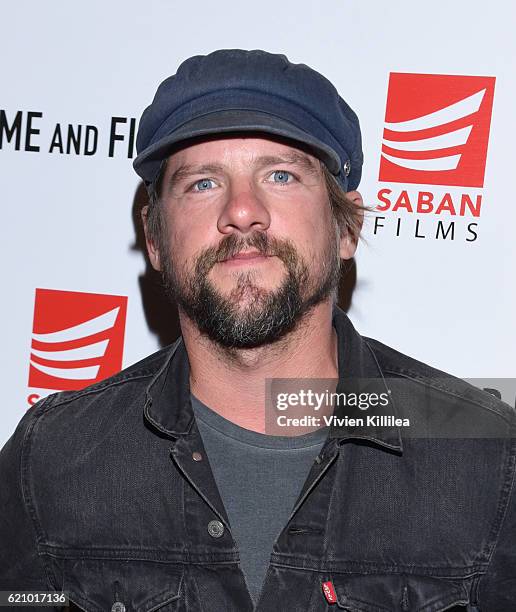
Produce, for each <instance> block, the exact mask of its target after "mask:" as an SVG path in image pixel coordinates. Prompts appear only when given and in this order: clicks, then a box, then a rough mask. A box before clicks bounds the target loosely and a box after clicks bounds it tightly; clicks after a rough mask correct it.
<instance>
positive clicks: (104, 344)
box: [0, 0, 516, 446]
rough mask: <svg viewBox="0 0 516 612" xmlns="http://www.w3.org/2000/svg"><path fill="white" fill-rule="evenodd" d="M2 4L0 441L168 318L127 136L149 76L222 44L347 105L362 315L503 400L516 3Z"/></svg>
mask: <svg viewBox="0 0 516 612" xmlns="http://www.w3.org/2000/svg"><path fill="white" fill-rule="evenodd" d="M486 9H488V10H486ZM2 16H3V20H2V21H3V28H2V38H1V39H0V56H1V57H2V62H1V64H0V66H1V68H0V78H1V86H0V184H1V192H0V193H1V199H2V215H3V220H4V232H3V236H4V238H3V240H2V243H1V248H2V278H1V281H2V296H3V299H2V302H1V307H2V319H1V320H2V338H3V343H2V344H3V355H4V359H3V367H2V372H3V385H2V386H3V395H4V401H3V406H2V412H1V415H0V446H2V445H3V443H4V442H5V441H6V440H7V438H8V437H9V436H10V435H11V433H12V431H13V430H14V428H15V426H16V424H17V423H18V421H19V420H20V418H21V417H22V416H23V413H24V411H25V410H26V409H27V408H28V407H29V406H30V405H31V404H32V403H34V402H35V401H36V400H37V399H38V398H40V397H44V396H45V395H47V394H49V393H51V392H53V391H56V390H57V391H58V390H65V389H79V388H82V387H84V386H86V385H88V384H91V383H92V382H95V381H98V380H101V379H103V378H105V377H107V376H110V375H112V374H114V373H116V372H117V371H119V370H120V369H121V368H123V367H125V366H128V365H130V364H132V363H134V362H136V361H138V360H139V359H141V358H143V357H144V356H146V355H148V354H150V353H152V352H154V351H155V350H157V349H158V348H160V347H161V346H163V345H165V344H167V343H168V342H170V341H172V340H173V339H174V338H175V337H176V336H177V334H178V327H177V316H176V313H175V311H174V308H173V307H172V306H168V305H167V304H166V302H164V300H163V299H162V297H161V294H160V289H159V286H158V284H157V282H156V278H155V276H153V275H152V274H151V273H150V271H149V269H148V266H147V264H146V259H145V256H144V253H143V249H142V246H143V243H142V234H141V228H140V226H139V222H138V218H139V210H140V208H141V206H142V205H143V204H144V203H145V193H144V190H143V189H142V185H141V184H140V181H139V179H138V177H137V175H136V174H135V173H134V171H133V170H132V165H131V164H132V160H133V158H134V156H135V136H136V131H137V127H138V121H139V117H140V116H141V113H142V111H143V109H144V108H145V106H146V105H147V104H148V103H149V102H150V100H151V99H152V97H153V95H154V92H155V90H156V87H157V85H158V84H159V83H160V82H161V81H162V80H163V79H164V78H165V77H167V76H169V75H170V74H173V73H174V72H175V71H176V69H177V67H178V65H179V64H180V63H181V62H182V61H183V60H184V59H186V58H187V57H190V56H192V55H195V54H205V53H209V52H210V51H213V50H215V49H219V48H243V49H256V48H259V49H265V50H267V51H270V52H275V53H284V54H286V55H287V57H288V58H289V59H290V61H292V62H301V63H306V64H308V65H310V66H312V67H313V68H315V69H316V70H318V71H319V72H321V73H322V74H324V75H325V76H326V77H328V78H329V79H330V80H331V81H332V82H333V83H334V84H335V86H336V87H337V89H338V90H339V92H340V93H341V95H342V96H343V97H344V98H345V99H346V100H347V102H348V103H349V104H350V105H351V106H352V108H354V109H355V111H356V112H357V114H358V116H359V118H360V121H361V126H362V132H363V143H364V154H365V164H364V172H363V179H362V183H361V186H360V188H359V189H360V191H361V192H362V194H363V196H364V200H365V202H366V204H367V205H368V206H370V207H371V208H372V211H371V212H370V213H369V214H368V215H367V218H366V222H365V225H364V231H363V240H362V241H361V243H360V246H359V249H358V253H357V256H356V259H355V266H354V268H353V269H352V270H351V271H350V272H349V274H348V277H347V278H346V280H345V285H346V287H347V289H346V292H345V293H346V297H345V298H344V303H343V306H345V307H346V309H347V311H348V313H349V316H350V318H351V319H352V321H353V322H354V324H355V326H356V327H357V329H358V330H359V331H360V332H361V333H362V334H364V335H368V336H372V337H375V338H377V339H379V340H381V341H382V342H384V343H386V344H389V345H391V346H393V347H395V348H397V349H398V350H400V351H402V352H405V353H407V354H409V355H412V356H414V357H416V358H417V359H420V360H422V361H425V362H427V363H430V364H431V365H434V366H435V367H438V368H439V369H442V370H445V371H448V372H450V373H452V374H455V375H457V376H460V377H462V378H475V379H482V380H485V381H486V382H485V385H486V386H489V387H492V388H498V389H499V390H500V391H502V393H503V396H504V399H505V400H506V401H508V403H511V404H514V401H515V396H516V391H515V385H514V380H513V378H514V377H515V356H516V326H515V323H514V318H515V312H516V288H515V285H516V282H515V281H516V279H515V267H516V266H515V263H516V240H515V229H516V206H515V204H514V195H513V194H514V177H515V175H516V170H515V156H514V143H515V142H516V122H515V118H514V100H515V99H516V73H515V71H514V65H515V62H514V60H515V56H516V38H515V37H514V35H513V24H514V21H515V18H516V8H514V4H513V3H511V2H509V0H506V1H500V0H499V1H495V2H494V3H491V4H490V5H489V7H486V5H485V3H480V2H476V1H474V2H471V0H455V2H444V1H440V0H438V1H437V2H433V3H415V2H411V1H409V0H393V2H389V3H380V2H364V1H363V0H342V1H339V2H329V3H324V4H317V3H308V2H305V3H303V2H293V1H291V0H286V1H284V2H282V3H281V4H278V3H277V2H273V1H271V0H261V2H259V3H240V2H236V1H227V0H219V2H217V3H213V2H208V1H207V0H198V1H194V2H173V1H165V0H161V1H160V0H149V1H148V2H146V3H142V2H136V1H135V0H126V1H125V2H108V3H105V2H100V0H90V1H89V2H88V3H66V2H64V1H62V2H61V1H57V0H54V1H50V2H47V3H39V4H38V3H34V2H25V1H23V0H21V1H17V2H6V3H4V5H3V7H2Z"/></svg>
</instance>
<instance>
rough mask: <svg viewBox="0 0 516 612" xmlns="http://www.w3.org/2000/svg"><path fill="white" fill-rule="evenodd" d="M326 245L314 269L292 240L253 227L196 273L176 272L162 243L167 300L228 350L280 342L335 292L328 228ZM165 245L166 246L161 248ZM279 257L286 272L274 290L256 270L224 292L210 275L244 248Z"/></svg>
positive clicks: (333, 246)
mask: <svg viewBox="0 0 516 612" xmlns="http://www.w3.org/2000/svg"><path fill="white" fill-rule="evenodd" d="M329 234H330V236H329V239H328V240H327V241H326V244H327V245H328V246H327V249H326V250H325V252H324V253H323V254H322V258H321V262H320V265H319V267H318V268H317V269H314V268H313V267H312V268H310V267H309V266H308V264H307V263H306V261H304V259H303V258H302V257H301V256H300V255H299V254H298V252H297V250H296V248H295V247H294V245H293V243H292V241H290V240H288V239H278V238H274V237H270V236H268V235H267V234H266V233H265V232H261V231H255V232H253V233H252V234H250V235H249V236H247V237H245V236H240V235H236V234H230V235H228V236H226V237H225V238H223V239H222V240H221V241H220V243H219V245H218V246H216V247H209V248H207V249H205V250H204V251H202V252H201V253H200V254H199V255H198V256H197V258H196V261H195V265H194V269H193V271H188V272H187V271H186V270H184V269H183V270H178V269H177V268H176V267H175V266H174V265H173V262H172V258H171V253H170V245H169V244H168V241H167V243H165V244H162V253H163V255H164V257H163V258H162V264H163V267H162V279H163V284H164V287H165V291H166V294H167V296H168V297H169V299H171V300H173V301H175V302H176V303H177V305H178V306H179V308H180V309H182V310H183V311H184V313H185V314H186V315H187V316H188V317H189V318H190V319H191V320H192V321H193V322H194V323H195V325H196V326H197V328H198V329H199V331H200V332H201V333H203V334H205V335H207V336H208V337H209V338H210V339H211V340H213V341H214V342H216V343H218V344H219V345H221V346H222V347H224V348H226V349H251V348H256V347H259V346H263V345H266V344H271V343H273V342H277V341H278V340H280V339H281V338H283V337H284V336H286V335H287V334H288V333H290V332H291V331H293V330H294V329H295V328H296V326H297V325H299V323H300V322H301V321H302V320H303V318H304V317H305V315H306V314H307V313H308V312H309V311H310V310H311V309H312V308H313V307H314V306H316V305H317V304H319V303H320V302H322V301H323V300H325V299H326V298H327V297H328V296H330V295H332V294H334V292H335V291H336V289H337V287H338V283H339V277H340V258H339V255H338V246H337V234H336V233H332V232H329ZM163 247H164V248H163ZM251 248H252V249H256V250H257V251H259V253H260V254H262V255H266V256H276V257H277V258H279V259H280V260H281V261H282V262H283V264H284V267H285V270H286V275H285V279H284V280H283V282H282V283H281V285H280V286H279V287H278V288H277V289H275V290H271V289H265V288H263V287H260V286H259V285H258V284H257V283H256V282H255V277H256V271H255V270H252V269H251V270H247V271H243V272H239V273H237V275H236V284H235V287H234V288H233V289H231V290H230V291H229V292H228V293H227V295H223V294H222V293H221V292H220V291H218V290H217V289H216V287H215V286H214V285H213V283H212V282H211V281H210V280H209V279H208V274H209V272H210V270H211V269H212V268H213V266H215V264H217V263H219V262H221V261H223V260H225V259H228V258H230V257H232V256H233V255H235V254H236V253H238V252H239V251H242V250H246V249H251Z"/></svg>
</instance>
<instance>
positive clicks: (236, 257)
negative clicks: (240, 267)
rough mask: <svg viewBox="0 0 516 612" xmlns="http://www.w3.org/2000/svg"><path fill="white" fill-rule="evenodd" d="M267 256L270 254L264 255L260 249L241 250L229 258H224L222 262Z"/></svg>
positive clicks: (264, 257)
mask: <svg viewBox="0 0 516 612" xmlns="http://www.w3.org/2000/svg"><path fill="white" fill-rule="evenodd" d="M267 257H269V255H264V254H263V253H261V252H260V251H240V252H239V253H235V255H233V256H231V257H228V258H227V259H223V260H222V263H225V262H228V261H246V260H249V259H266V258H267Z"/></svg>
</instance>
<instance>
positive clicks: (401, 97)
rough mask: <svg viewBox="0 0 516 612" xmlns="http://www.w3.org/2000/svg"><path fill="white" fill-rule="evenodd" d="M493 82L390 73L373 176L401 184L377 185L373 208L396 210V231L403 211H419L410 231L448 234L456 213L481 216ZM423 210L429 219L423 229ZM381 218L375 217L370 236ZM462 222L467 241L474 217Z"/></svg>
mask: <svg viewBox="0 0 516 612" xmlns="http://www.w3.org/2000/svg"><path fill="white" fill-rule="evenodd" d="M494 86H495V78H494V77H485V76H464V75H459V76H451V75H437V74H403V73H391V75H390V79H389V89H388V93H387V105H386V110H385V124H384V133H383V140H382V149H381V159H380V173H379V180H380V181H384V182H388V183H402V184H404V186H403V187H399V186H393V187H386V188H383V189H380V190H379V192H378V205H377V210H379V211H382V212H383V211H391V212H394V213H398V215H399V216H398V215H397V216H396V220H395V221H396V222H395V223H394V225H393V228H392V229H395V232H396V236H399V235H400V234H401V233H402V231H403V229H404V228H403V223H402V221H403V219H405V220H407V213H408V214H409V215H416V216H417V215H419V216H417V218H416V217H414V218H415V221H413V223H412V228H413V230H415V232H414V236H415V237H417V238H425V237H434V238H436V239H439V238H441V239H451V240H453V239H455V237H456V229H457V228H456V227H455V226H456V221H457V220H458V219H461V218H462V219H468V218H469V219H472V218H473V219H475V218H478V217H480V211H481V206H482V192H481V191H480V188H482V187H483V186H484V174H485V167H486V158H487V150H488V141H489V128H490V124H491V113H492V108H493V96H494ZM414 184H417V185H421V186H422V185H425V186H427V185H429V186H443V187H444V189H443V188H442V187H440V188H439V187H430V188H425V189H418V188H413V187H412V185H414ZM458 188H462V189H458ZM464 188H467V189H464ZM423 215H426V219H428V218H429V217H430V218H431V219H432V220H433V223H432V224H431V226H430V225H428V224H427V226H426V228H425V229H426V230H427V232H424V230H423V221H424V218H423V217H422V216H423ZM386 219H387V217H377V223H376V225H375V231H374V233H375V234H376V233H379V231H381V228H382V227H386V225H385V224H383V223H382V222H383V221H384V220H386ZM390 220H391V221H392V218H391V219H390ZM464 225H465V224H464V223H463V224H462V225H461V229H462V230H463V233H464V238H465V240H466V241H468V242H473V241H474V240H476V238H477V225H478V223H477V222H476V221H475V222H473V223H469V224H468V225H467V226H466V227H464ZM425 234H426V235H425Z"/></svg>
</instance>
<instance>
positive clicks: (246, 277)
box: [148, 137, 340, 348]
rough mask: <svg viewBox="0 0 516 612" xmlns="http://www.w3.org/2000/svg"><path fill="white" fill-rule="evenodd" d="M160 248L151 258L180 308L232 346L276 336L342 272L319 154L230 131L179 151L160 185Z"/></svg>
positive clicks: (326, 293) (151, 247) (250, 344)
mask: <svg viewBox="0 0 516 612" xmlns="http://www.w3.org/2000/svg"><path fill="white" fill-rule="evenodd" d="M161 195H162V202H161V205H162V206H163V221H164V224H163V225H164V230H163V231H164V236H163V239H162V241H161V242H162V245H161V252H160V251H159V249H157V248H156V245H153V244H152V243H149V242H148V246H149V255H150V258H151V262H152V264H153V266H154V267H155V268H156V269H160V270H161V272H162V274H163V277H164V280H165V285H166V287H167V289H168V291H169V293H170V294H171V295H172V297H173V298H174V299H175V300H176V301H177V303H178V305H179V306H180V308H182V309H183V311H184V312H185V313H186V314H187V315H188V317H189V318H190V319H191V320H192V321H193V322H194V323H195V324H196V325H197V327H198V328H199V329H200V330H201V331H202V332H203V333H206V334H207V335H208V336H209V337H210V338H211V339H212V340H214V341H216V342H218V343H219V344H221V345H223V346H226V347H232V348H252V347H256V346H260V345H263V344H266V343H270V342H273V341H275V340H278V339H279V338H281V337H283V336H284V335H285V334H286V333H288V332H289V331H291V330H292V329H293V328H294V327H295V325H296V323H298V322H299V321H300V320H301V319H302V317H303V315H304V314H305V313H306V312H308V311H309V310H310V309H311V308H312V307H313V306H314V305H316V304H318V303H320V302H321V301H323V300H325V299H328V298H329V296H330V295H331V293H332V291H333V290H334V289H335V288H336V286H337V284H338V278H339V267H340V253H339V247H340V244H339V237H338V231H337V226H336V223H335V221H334V218H333V215H332V211H331V208H330V204H329V201H328V195H327V191H326V186H325V183H324V179H323V175H322V170H321V166H320V163H319V161H318V160H317V159H316V158H315V157H313V156H311V155H309V154H308V153H305V152H304V151H301V150H300V149H297V148H295V147H293V146H290V145H287V144H283V143H281V142H277V141H274V140H269V139H268V138H256V137H252V138H251V137H249V138H242V137H238V138H236V137H229V138H223V139H220V140H210V141H206V142H202V143H199V144H195V145H192V146H189V147H187V148H184V149H182V150H180V151H178V152H176V153H174V154H173V155H172V156H171V157H170V158H169V160H168V163H167V167H166V171H165V174H164V178H163V182H162V194H161Z"/></svg>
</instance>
